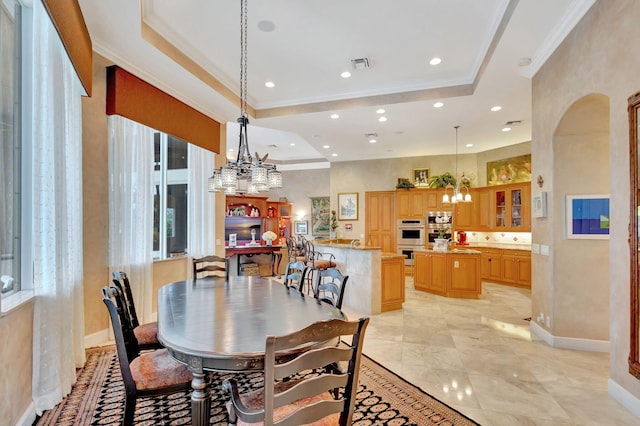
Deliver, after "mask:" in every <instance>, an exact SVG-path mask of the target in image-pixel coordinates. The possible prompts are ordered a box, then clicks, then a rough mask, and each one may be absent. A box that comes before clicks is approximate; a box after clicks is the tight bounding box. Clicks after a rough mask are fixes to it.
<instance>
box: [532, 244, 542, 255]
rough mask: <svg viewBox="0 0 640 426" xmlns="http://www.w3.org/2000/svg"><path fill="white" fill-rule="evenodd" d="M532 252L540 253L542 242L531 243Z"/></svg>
mask: <svg viewBox="0 0 640 426" xmlns="http://www.w3.org/2000/svg"><path fill="white" fill-rule="evenodd" d="M531 253H533V254H538V253H540V244H531Z"/></svg>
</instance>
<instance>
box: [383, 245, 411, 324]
mask: <svg viewBox="0 0 640 426" xmlns="http://www.w3.org/2000/svg"><path fill="white" fill-rule="evenodd" d="M381 263H382V277H381V278H382V280H381V281H382V283H381V284H382V294H381V311H382V312H387V311H392V310H395V309H402V304H403V303H404V293H405V291H404V258H403V257H398V256H385V254H384V252H383V254H382V262H381Z"/></svg>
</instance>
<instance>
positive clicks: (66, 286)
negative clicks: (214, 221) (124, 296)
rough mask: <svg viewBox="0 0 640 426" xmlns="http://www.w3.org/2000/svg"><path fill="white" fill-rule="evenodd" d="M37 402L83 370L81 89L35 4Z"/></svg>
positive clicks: (51, 401) (48, 400)
mask: <svg viewBox="0 0 640 426" xmlns="http://www.w3.org/2000/svg"><path fill="white" fill-rule="evenodd" d="M33 7H34V22H33V70H34V74H33V76H32V80H33V99H32V103H33V120H32V135H33V162H32V185H33V210H32V215H33V216H32V221H33V223H32V226H33V245H32V246H33V247H32V249H33V260H34V263H33V281H34V282H33V285H34V291H35V294H36V299H35V300H36V301H35V308H34V309H35V310H34V321H33V390H32V393H33V399H34V403H35V406H36V411H37V413H38V414H40V413H42V411H43V410H46V409H50V408H52V407H53V406H54V405H55V404H56V403H58V402H60V401H61V400H62V397H63V396H64V395H66V394H68V393H69V392H70V391H71V386H72V385H73V383H75V380H76V371H75V368H76V366H78V367H79V366H81V365H83V364H84V361H85V355H84V301H83V290H82V285H83V283H82V108H81V100H80V97H81V95H82V93H83V90H82V86H81V85H80V82H79V81H78V78H77V76H76V73H75V71H74V69H73V66H72V65H71V63H70V61H69V59H68V57H67V54H66V52H65V50H64V48H63V46H62V43H61V42H60V39H59V38H58V35H57V33H56V30H55V29H54V28H53V25H52V24H51V22H50V20H49V16H48V15H47V12H46V11H45V10H44V8H43V6H42V4H41V3H40V1H34V2H33Z"/></svg>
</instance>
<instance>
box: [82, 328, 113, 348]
mask: <svg viewBox="0 0 640 426" xmlns="http://www.w3.org/2000/svg"><path fill="white" fill-rule="evenodd" d="M108 341H109V329H108V328H105V329H104V330H100V331H98V332H97V333H93V334H90V335H88V336H84V347H85V348H95V347H96V346H102V345H104V343H105V342H108Z"/></svg>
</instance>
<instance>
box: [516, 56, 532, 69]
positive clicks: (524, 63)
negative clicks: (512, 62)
mask: <svg viewBox="0 0 640 426" xmlns="http://www.w3.org/2000/svg"><path fill="white" fill-rule="evenodd" d="M527 65H531V58H529V57H524V58H520V59H518V66H519V67H526V66H527Z"/></svg>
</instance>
